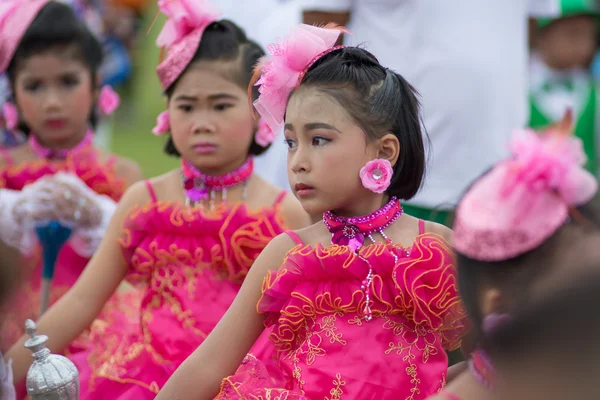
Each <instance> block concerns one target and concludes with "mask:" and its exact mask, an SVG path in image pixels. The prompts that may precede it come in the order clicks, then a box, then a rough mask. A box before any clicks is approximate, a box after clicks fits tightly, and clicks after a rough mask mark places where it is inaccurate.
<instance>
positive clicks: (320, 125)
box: [304, 122, 341, 133]
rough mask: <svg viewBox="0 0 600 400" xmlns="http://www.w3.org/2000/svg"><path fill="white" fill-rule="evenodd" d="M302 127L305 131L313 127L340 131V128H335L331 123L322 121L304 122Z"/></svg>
mask: <svg viewBox="0 0 600 400" xmlns="http://www.w3.org/2000/svg"><path fill="white" fill-rule="evenodd" d="M304 129H305V130H307V131H311V130H313V129H328V130H330V131H336V132H339V133H341V132H340V130H339V129H338V128H336V127H335V126H333V125H329V124H326V123H323V122H312V123H310V124H305V125H304Z"/></svg>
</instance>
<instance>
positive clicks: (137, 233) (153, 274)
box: [71, 182, 286, 400]
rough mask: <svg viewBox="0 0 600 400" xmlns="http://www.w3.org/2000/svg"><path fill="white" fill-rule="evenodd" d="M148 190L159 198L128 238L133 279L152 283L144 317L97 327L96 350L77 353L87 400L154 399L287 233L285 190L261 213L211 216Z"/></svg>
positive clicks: (138, 214) (223, 211)
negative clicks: (258, 263)
mask: <svg viewBox="0 0 600 400" xmlns="http://www.w3.org/2000/svg"><path fill="white" fill-rule="evenodd" d="M147 186H148V190H149V191H150V194H151V197H152V201H150V202H149V203H147V204H146V205H144V206H143V207H136V208H134V209H133V210H131V211H130V212H129V214H128V216H127V217H126V220H125V222H124V225H123V236H122V238H121V246H122V249H123V254H124V257H125V259H126V260H127V262H128V264H129V267H130V271H129V275H128V279H129V280H130V281H132V282H140V281H143V282H145V283H146V285H145V287H146V288H147V289H146V291H145V293H144V296H143V300H142V304H141V309H140V311H139V319H138V320H137V321H135V323H130V322H127V321H128V320H129V321H130V319H129V318H123V317H122V316H119V315H117V316H116V318H117V319H116V321H115V320H112V321H107V320H103V321H96V322H95V323H94V324H93V325H92V328H91V332H92V333H91V340H92V348H91V351H90V353H89V354H85V353H83V352H82V353H78V354H75V355H73V356H71V360H72V361H73V362H75V364H76V365H77V367H78V369H79V371H80V378H79V379H80V382H81V396H80V399H81V400H89V399H119V400H125V399H135V400H140V399H154V397H155V396H156V394H157V393H158V391H159V390H160V388H161V387H162V386H163V385H164V384H165V383H166V381H167V379H168V378H169V377H170V376H171V375H172V374H173V372H175V370H176V369H177V367H179V365H180V364H181V363H182V362H183V361H184V360H185V359H186V358H187V357H188V356H189V355H190V354H191V353H192V352H193V351H194V350H195V349H196V348H197V347H198V346H199V345H200V344H201V343H202V341H203V340H204V339H205V338H206V337H207V335H208V334H209V333H210V332H211V330H212V329H213V328H214V327H215V325H216V324H217V322H219V320H220V319H221V317H222V316H223V314H224V313H225V311H227V309H228V308H229V306H230V305H231V303H232V302H233V299H234V298H235V296H236V295H237V292H238V291H239V289H240V287H241V283H242V281H243V279H244V277H245V276H246V274H247V273H248V271H249V269H250V267H251V266H252V264H253V262H254V260H255V259H256V257H258V255H259V254H260V252H261V251H262V250H263V249H264V247H265V246H266V245H267V244H268V243H269V241H271V239H273V238H274V237H275V236H277V235H279V234H281V233H282V232H283V231H284V229H283V222H282V220H281V218H280V206H281V202H282V200H283V198H284V197H285V195H286V193H285V192H282V193H281V194H280V195H279V197H278V199H277V201H276V202H275V204H273V206H270V207H265V208H263V209H261V210H259V211H250V210H249V209H248V208H247V207H246V206H245V205H244V204H243V203H239V204H236V205H233V206H219V207H217V208H216V209H215V211H214V212H211V213H210V214H206V213H204V212H203V211H202V209H201V208H198V207H195V208H190V207H183V206H181V205H180V204H179V203H174V202H162V201H158V200H157V198H156V195H155V193H154V190H153V188H152V186H151V185H150V183H148V182H147ZM124 321H125V322H124Z"/></svg>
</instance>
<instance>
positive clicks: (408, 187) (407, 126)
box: [300, 47, 426, 200]
mask: <svg viewBox="0 0 600 400" xmlns="http://www.w3.org/2000/svg"><path fill="white" fill-rule="evenodd" d="M300 85H301V86H304V87H316V88H317V89H318V90H319V91H320V92H322V93H324V94H327V95H329V96H331V97H332V98H333V99H335V100H336V101H337V102H338V103H339V104H340V105H341V106H342V107H343V108H344V109H345V110H346V111H347V112H348V114H349V115H350V117H351V118H352V119H353V120H354V122H355V123H356V124H358V125H359V126H360V127H361V129H362V130H363V131H364V132H365V134H366V136H367V140H373V139H377V138H380V137H382V136H383V135H384V134H386V133H388V132H392V133H393V134H394V135H396V137H397V138H398V140H399V141H400V144H401V146H402V152H401V154H400V157H399V159H398V161H397V162H396V165H394V174H393V176H392V181H391V184H390V187H389V188H388V190H387V191H386V193H387V194H389V195H390V196H396V197H398V198H400V199H404V200H408V199H411V198H412V197H414V196H415V194H417V192H418V191H419V189H420V188H421V185H422V183H423V180H424V175H425V145H424V141H423V136H424V132H422V129H421V118H420V104H419V100H418V99H417V92H416V90H415V89H414V88H413V87H412V86H411V85H410V84H409V83H408V82H407V81H406V80H405V79H404V78H403V77H402V76H401V75H400V74H398V73H396V72H394V71H392V70H390V69H387V68H385V67H383V66H382V65H381V64H380V63H379V61H378V60H377V58H375V56H374V55H373V54H371V53H369V52H368V51H366V50H364V49H361V48H358V47H344V48H340V49H336V50H334V51H332V52H330V53H328V54H326V55H325V56H323V57H321V58H320V59H319V60H317V61H316V62H315V63H314V64H313V65H312V66H311V67H310V68H309V69H308V70H307V72H306V74H305V75H304V77H303V79H302V82H301V84H300ZM425 136H426V133H425Z"/></svg>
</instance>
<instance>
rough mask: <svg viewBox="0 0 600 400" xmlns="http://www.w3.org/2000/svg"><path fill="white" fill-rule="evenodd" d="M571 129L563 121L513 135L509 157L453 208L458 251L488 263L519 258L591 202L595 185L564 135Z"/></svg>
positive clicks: (577, 145)
mask: <svg viewBox="0 0 600 400" xmlns="http://www.w3.org/2000/svg"><path fill="white" fill-rule="evenodd" d="M569 117H570V114H569V116H567V118H569ZM565 121H567V122H566V123H565ZM565 124H566V125H565ZM561 125H562V126H561ZM570 127H571V124H570V120H563V122H562V123H561V124H560V125H559V126H558V127H552V128H550V129H548V130H547V131H545V132H542V133H540V134H538V133H536V132H534V131H532V130H519V131H516V132H515V133H514V135H513V138H512V139H511V141H510V150H511V152H512V155H513V156H512V158H510V159H508V160H504V161H501V162H499V163H498V164H496V165H495V166H494V167H493V169H492V170H491V171H490V172H489V173H487V174H486V175H484V176H483V177H482V178H480V179H479V180H478V181H477V182H475V184H474V185H473V186H472V187H471V189H469V191H468V192H467V193H466V194H465V196H464V197H463V199H462V200H461V202H460V204H459V205H458V208H457V210H456V220H455V223H454V247H455V249H456V250H457V251H458V252H460V253H462V254H464V255H466V256H467V257H470V258H473V259H475V260H479V261H487V262H491V261H503V260H508V259H510V258H513V257H516V256H519V255H521V254H523V253H526V252H528V251H530V250H533V249H535V248H536V247H538V246H539V245H541V244H542V243H543V242H544V241H545V240H546V239H548V238H549V237H550V236H552V235H553V234H554V233H555V232H556V231H557V230H558V229H559V228H560V227H561V226H562V225H563V224H564V223H565V222H566V221H567V218H568V216H569V209H570V208H572V207H576V206H580V205H582V204H585V203H587V202H588V201H590V200H591V199H592V197H594V195H595V194H596V192H597V190H598V183H597V181H596V179H595V178H594V176H593V175H592V174H590V173H589V172H587V171H586V170H584V169H583V168H582V165H583V164H584V163H585V155H584V152H583V146H582V143H581V140H580V139H578V138H575V137H573V136H571V135H570V134H569V131H570Z"/></svg>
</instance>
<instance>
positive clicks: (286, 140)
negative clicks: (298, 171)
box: [283, 136, 331, 150]
mask: <svg viewBox="0 0 600 400" xmlns="http://www.w3.org/2000/svg"><path fill="white" fill-rule="evenodd" d="M319 140H322V141H324V142H325V143H322V144H320V145H319V144H315V142H316V141H319ZM329 142H331V139H328V138H324V137H322V136H315V137H313V138H312V145H313V146H319V147H320V146H324V145H325V144H327V143H329ZM283 143H284V144H285V145H287V147H288V150H291V149H292V144H293V143H294V140H292V139H284V140H283Z"/></svg>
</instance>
